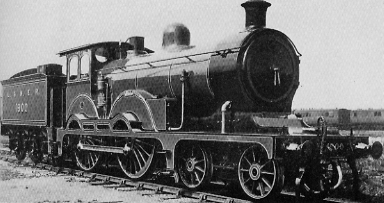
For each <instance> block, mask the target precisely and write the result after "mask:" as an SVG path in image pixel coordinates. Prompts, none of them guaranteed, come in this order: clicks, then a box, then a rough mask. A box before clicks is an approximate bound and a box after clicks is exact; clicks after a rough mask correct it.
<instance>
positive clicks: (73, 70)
mask: <svg viewBox="0 0 384 203" xmlns="http://www.w3.org/2000/svg"><path fill="white" fill-rule="evenodd" d="M78 68H79V58H78V57H77V56H72V57H71V59H70V61H69V73H68V76H69V80H76V79H77V71H78Z"/></svg>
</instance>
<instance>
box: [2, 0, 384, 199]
mask: <svg viewBox="0 0 384 203" xmlns="http://www.w3.org/2000/svg"><path fill="white" fill-rule="evenodd" d="M270 5H271V4H270V3H268V2H265V1H260V0H249V1H247V2H245V3H243V4H242V6H243V7H244V8H245V12H246V23H245V26H246V28H245V30H243V31H241V32H239V33H237V34H235V35H233V36H230V37H228V38H226V39H224V40H223V41H222V42H220V43H218V44H217V46H216V47H215V48H212V49H208V50H204V49H199V48H197V47H194V46H191V45H190V32H189V30H188V28H187V27H186V26H184V25H182V24H172V25H170V26H169V27H167V28H166V29H165V31H164V34H163V43H162V45H163V50H162V51H161V52H160V53H155V52H154V51H153V50H151V49H149V48H146V47H145V46H144V38H143V37H137V36H136V37H131V38H129V41H127V42H100V43H94V44H87V45H84V46H80V47H76V48H73V49H68V50H64V51H61V52H59V53H58V54H59V55H60V56H64V57H66V59H67V60H66V61H67V62H66V67H67V69H66V72H65V73H66V74H63V73H62V66H61V65H58V64H45V65H41V66H38V67H37V68H33V69H28V70H25V71H22V72H20V73H17V74H15V75H14V76H12V77H11V78H10V79H8V80H5V81H2V85H3V95H4V96H3V99H4V101H3V118H2V134H5V135H8V136H9V140H10V149H11V150H14V151H15V152H16V156H17V158H18V159H20V160H22V159H24V158H25V157H26V155H28V156H30V157H31V158H32V159H33V160H34V161H36V162H39V161H41V160H43V159H45V158H47V159H49V160H50V161H52V162H53V163H56V164H60V163H63V160H64V161H73V162H76V163H77V165H78V166H79V167H80V168H81V169H82V170H85V171H91V170H94V169H95V168H97V167H98V166H99V165H102V164H106V163H108V164H111V163H112V164H116V165H118V166H119V167H120V168H121V170H122V171H123V172H124V174H125V175H126V176H127V177H128V178H130V179H133V180H142V179H145V178H148V177H150V176H152V175H153V174H154V173H155V172H156V173H161V174H164V175H169V176H173V177H174V178H175V180H176V181H179V182H181V183H182V184H183V185H184V186H185V187H187V188H189V189H202V188H203V187H204V186H206V185H207V184H210V183H211V182H212V181H222V182H223V183H236V184H239V185H240V186H241V188H242V190H243V192H244V193H245V194H246V195H248V196H249V198H251V199H254V200H255V199H265V198H269V197H271V196H274V195H275V194H278V193H279V192H280V191H281V189H282V187H283V186H284V180H285V177H290V176H291V177H293V179H296V184H297V187H298V188H300V191H301V192H302V193H303V194H305V195H307V196H319V197H321V198H324V197H325V196H326V195H328V194H329V192H330V191H332V190H334V189H335V188H337V187H338V186H339V185H340V183H341V178H342V174H341V170H340V165H339V161H340V160H344V159H347V160H348V162H349V163H351V165H353V163H354V158H355V157H356V156H357V155H358V154H357V153H356V152H357V151H364V152H371V153H372V154H373V155H375V156H376V157H377V156H381V151H382V150H381V149H382V148H380V147H381V145H378V144H377V143H376V144H374V145H373V146H368V138H366V137H356V138H353V137H351V138H350V137H340V136H327V129H326V124H325V121H324V120H323V119H321V118H320V119H319V127H318V128H311V127H308V126H305V125H303V123H302V121H300V120H298V119H295V118H290V116H287V115H288V114H289V112H290V111H291V104H292V100H293V97H294V94H295V92H296V89H297V88H298V85H299V62H300V60H299V57H300V56H301V55H300V53H299V52H298V50H297V49H296V47H295V45H294V44H293V42H292V41H291V40H290V39H289V38H288V37H287V36H286V35H285V34H284V33H282V32H280V31H278V30H274V29H270V28H266V27H265V25H266V20H265V19H266V11H267V8H268V7H269V6H270ZM335 146H337V147H335ZM352 155H353V156H352ZM295 158H297V159H295ZM291 163H294V164H291ZM352 167H353V166H352ZM289 168H292V169H291V170H289ZM297 174H298V175H297ZM287 180H288V179H287Z"/></svg>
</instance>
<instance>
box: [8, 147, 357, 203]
mask: <svg viewBox="0 0 384 203" xmlns="http://www.w3.org/2000/svg"><path fill="white" fill-rule="evenodd" d="M0 160H3V161H8V162H10V163H15V164H21V165H23V166H30V167H36V168H39V169H43V170H49V171H53V172H56V173H57V174H66V175H70V176H74V177H79V178H84V179H86V182H88V183H89V184H91V185H95V186H103V187H104V188H112V189H116V190H121V191H130V192H132V191H149V192H150V193H147V194H146V195H161V194H167V195H169V196H170V197H167V198H162V199H163V200H167V199H178V198H190V199H191V202H214V203H251V201H249V200H246V199H242V197H236V196H233V195H232V196H226V195H222V194H220V192H218V191H217V190H218V189H219V190H220V186H218V187H217V188H216V187H212V188H211V189H210V190H212V191H208V192H200V191H191V190H187V189H184V188H180V187H177V186H174V185H169V183H167V184H166V183H164V181H161V178H160V181H132V180H130V179H126V178H123V177H119V176H115V175H111V174H108V172H106V171H103V170H101V171H98V172H97V173H93V172H84V171H81V170H78V169H74V168H71V167H55V166H52V165H50V164H46V163H39V164H29V163H23V162H19V161H18V160H17V159H16V158H15V157H14V153H13V152H11V151H9V150H7V149H0ZM99 172H100V173H99ZM168 182H169V179H168ZM215 189H216V190H215ZM221 190H222V187H221ZM228 192H230V191H224V193H225V194H228ZM221 193H223V191H221ZM274 201H275V202H279V203H284V202H312V201H306V200H305V199H304V198H300V199H299V200H297V199H296V197H295V195H294V193H292V192H287V191H283V192H282V193H281V195H280V196H279V197H276V199H274ZM321 202H333V203H335V202H348V203H357V201H352V200H349V199H336V198H327V199H325V200H323V201H321Z"/></svg>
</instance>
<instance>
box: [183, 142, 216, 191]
mask: <svg viewBox="0 0 384 203" xmlns="http://www.w3.org/2000/svg"><path fill="white" fill-rule="evenodd" d="M181 148H182V149H181V150H180V151H179V152H178V153H179V154H178V157H179V158H178V167H177V170H178V173H179V175H180V179H181V181H182V182H183V183H184V185H185V186H186V187H188V188H190V189H197V188H201V187H202V186H204V185H205V184H206V183H209V181H210V179H211V175H212V161H211V158H210V156H209V155H208V153H207V151H206V150H204V149H203V148H202V147H200V146H198V145H192V146H191V147H189V146H185V147H181Z"/></svg>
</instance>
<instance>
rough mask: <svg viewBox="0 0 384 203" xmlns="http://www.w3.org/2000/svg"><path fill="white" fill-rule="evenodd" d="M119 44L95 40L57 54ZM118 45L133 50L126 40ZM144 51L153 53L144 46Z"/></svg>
mask: <svg viewBox="0 0 384 203" xmlns="http://www.w3.org/2000/svg"><path fill="white" fill-rule="evenodd" d="M119 44H120V42H117V41H110V42H97V43H92V44H85V45H82V46H78V47H74V48H71V49H66V50H63V51H60V52H59V53H57V54H58V55H59V56H64V55H67V54H70V53H73V52H76V51H80V50H85V49H90V48H93V47H118V46H119ZM120 46H121V47H122V48H126V49H128V50H133V45H132V44H130V43H127V42H121V45H120ZM144 51H146V52H147V53H153V52H154V51H153V50H150V49H148V48H144Z"/></svg>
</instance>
